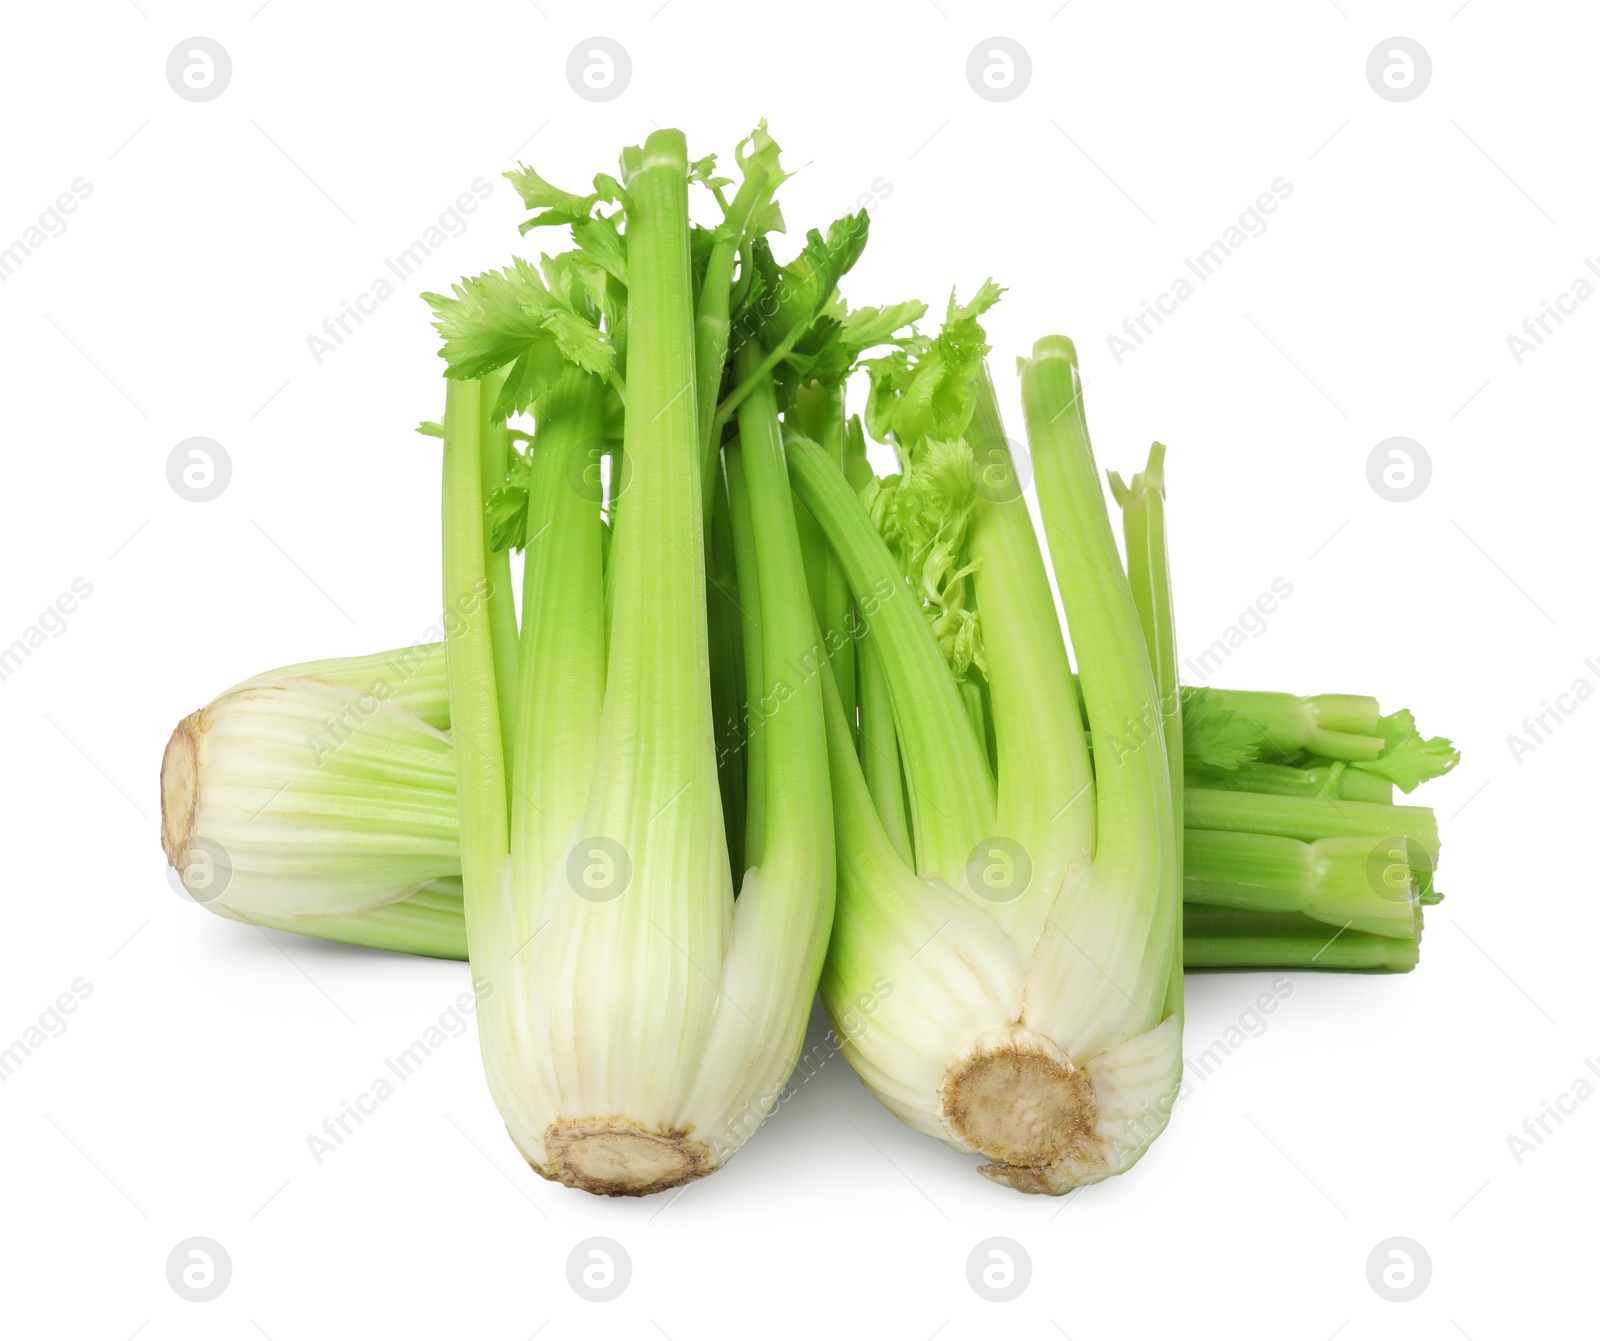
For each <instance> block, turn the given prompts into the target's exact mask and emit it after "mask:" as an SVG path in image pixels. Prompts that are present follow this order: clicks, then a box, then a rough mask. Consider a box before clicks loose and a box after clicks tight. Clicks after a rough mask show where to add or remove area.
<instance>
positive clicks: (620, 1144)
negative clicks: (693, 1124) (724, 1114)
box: [522, 1117, 713, 1197]
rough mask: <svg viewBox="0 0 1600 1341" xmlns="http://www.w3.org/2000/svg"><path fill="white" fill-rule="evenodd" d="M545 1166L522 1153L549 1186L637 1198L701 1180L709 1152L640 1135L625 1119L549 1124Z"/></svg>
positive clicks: (679, 1136) (668, 1136) (669, 1134)
mask: <svg viewBox="0 0 1600 1341" xmlns="http://www.w3.org/2000/svg"><path fill="white" fill-rule="evenodd" d="M544 1148H545V1162H544V1163H543V1164H541V1163H539V1162H538V1161H536V1160H534V1159H533V1158H531V1157H530V1156H529V1155H528V1153H527V1151H523V1152H522V1155H523V1158H524V1159H526V1160H527V1161H528V1164H529V1165H530V1166H531V1167H532V1169H533V1171H534V1172H535V1173H537V1174H538V1175H539V1176H540V1177H541V1178H548V1179H549V1180H550V1181H551V1182H555V1183H564V1184H565V1185H566V1186H567V1187H575V1188H577V1189H578V1190H580V1191H582V1192H593V1193H594V1194H595V1195H596V1196H603V1197H643V1196H648V1195H649V1194H650V1193H652V1192H665V1191H666V1190H667V1189H668V1188H673V1187H680V1186H682V1185H683V1184H684V1183H689V1182H693V1181H694V1180H695V1179H696V1178H703V1177H704V1176H705V1175H706V1174H708V1173H710V1172H711V1171H712V1167H713V1166H712V1163H711V1152H710V1151H709V1150H707V1149H706V1147H705V1146H704V1145H702V1144H701V1143H700V1142H699V1141H696V1140H692V1139H691V1138H690V1137H689V1135H688V1133H687V1132H683V1131H666V1132H655V1131H646V1130H645V1129H644V1128H642V1127H640V1126H638V1125H637V1124H636V1123H633V1122H630V1121H629V1120H628V1119H627V1118H622V1117H614V1118H596V1119H583V1120H581V1121H576V1122H553V1123H551V1124H550V1127H549V1129H548V1130H547V1131H546V1132H545V1138H544Z"/></svg>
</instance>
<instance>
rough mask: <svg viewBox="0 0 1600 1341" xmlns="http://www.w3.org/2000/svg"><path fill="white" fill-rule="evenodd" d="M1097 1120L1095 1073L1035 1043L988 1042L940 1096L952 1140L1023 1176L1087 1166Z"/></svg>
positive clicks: (958, 1066)
mask: <svg viewBox="0 0 1600 1341" xmlns="http://www.w3.org/2000/svg"><path fill="white" fill-rule="evenodd" d="M1097 1112H1098V1110H1097V1106H1096V1103H1095V1096H1094V1087H1093V1086H1092V1085H1091V1084H1090V1083H1089V1077H1088V1075H1087V1073H1086V1072H1085V1071H1083V1070H1082V1069H1081V1068H1079V1067H1075V1066H1073V1064H1072V1062H1071V1061H1070V1060H1069V1059H1068V1058H1067V1056H1066V1054H1065V1053H1063V1052H1062V1051H1061V1050H1060V1049H1059V1048H1057V1047H1056V1046H1055V1045H1054V1044H1052V1043H1051V1042H1049V1040H1047V1039H1044V1038H1039V1037H1037V1036H1033V1035H1024V1036H1020V1037H1019V1036H1010V1037H1006V1038H1004V1039H996V1040H980V1041H979V1042H978V1043H977V1044H976V1045H974V1046H973V1047H971V1048H969V1049H968V1050H967V1051H966V1053H964V1054H963V1055H962V1056H961V1057H960V1058H958V1059H957V1061H956V1062H955V1063H954V1064H953V1065H952V1066H951V1067H950V1069H949V1071H948V1072H946V1074H945V1079H944V1084H943V1085H942V1086H941V1087H940V1090H939V1113H940V1117H941V1118H942V1119H943V1121H944V1125H945V1128H946V1130H947V1131H948V1132H949V1133H950V1135H951V1137H952V1139H954V1140H956V1141H958V1142H959V1143H960V1144H962V1145H964V1146H966V1147H967V1148H968V1149H970V1150H976V1151H978V1152H979V1153H981V1154H983V1155H986V1156H988V1158H989V1159H991V1160H993V1161H994V1162H995V1164H996V1165H998V1166H1004V1167H1005V1168H1006V1169H1007V1170H1009V1171H1012V1172H1014V1173H1016V1174H1020V1175H1029V1174H1030V1173H1031V1171H1035V1170H1044V1169H1048V1168H1050V1167H1051V1166H1054V1165H1060V1164H1063V1163H1066V1162H1068V1161H1071V1160H1074V1159H1077V1158H1080V1157H1081V1156H1082V1155H1083V1154H1084V1153H1085V1152H1086V1150H1087V1149H1088V1148H1089V1146H1090V1144H1091V1143H1092V1139H1093V1134H1094V1129H1095V1120H1096V1117H1097ZM984 1172H985V1173H988V1174H989V1176H991V1177H993V1176H994V1173H993V1172H991V1171H990V1170H989V1169H985V1170H984ZM1005 1181H1010V1179H1006V1180H1005Z"/></svg>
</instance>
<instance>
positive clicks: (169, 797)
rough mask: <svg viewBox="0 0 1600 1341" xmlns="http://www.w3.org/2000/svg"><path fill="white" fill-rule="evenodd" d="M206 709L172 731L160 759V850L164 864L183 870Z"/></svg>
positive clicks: (196, 806)
mask: <svg viewBox="0 0 1600 1341" xmlns="http://www.w3.org/2000/svg"><path fill="white" fill-rule="evenodd" d="M204 719H205V709H204V708H201V709H200V711H199V712H192V713H190V714H189V715H188V716H187V717H185V718H184V719H183V720H182V721H181V722H179V723H178V725H177V726H176V727H174V728H173V732H172V738H171V739H170V740H169V741H167V748H166V752H165V753H164V754H163V755H162V756H161V850H162V851H163V852H165V853H166V854H167V861H168V862H169V863H170V864H171V865H172V866H174V867H177V868H178V869H179V870H181V869H182V868H183V864H184V861H185V857H186V854H187V853H188V851H189V844H190V842H191V841H192V840H193V838H194V822H195V813H196V812H197V811H198V810H199V808H200V740H201V738H202V737H203V736H204V735H205V729H206V728H205V720H204Z"/></svg>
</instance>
